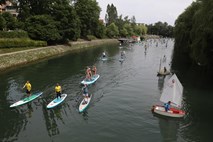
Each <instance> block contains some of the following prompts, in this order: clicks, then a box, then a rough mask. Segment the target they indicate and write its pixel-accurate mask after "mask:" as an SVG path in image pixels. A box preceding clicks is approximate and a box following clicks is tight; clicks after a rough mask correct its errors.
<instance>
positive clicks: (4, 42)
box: [0, 38, 47, 48]
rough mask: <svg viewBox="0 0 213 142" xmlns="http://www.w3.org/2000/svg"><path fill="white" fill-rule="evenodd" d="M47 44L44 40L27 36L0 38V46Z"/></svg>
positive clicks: (40, 45) (39, 45) (36, 45)
mask: <svg viewBox="0 0 213 142" xmlns="http://www.w3.org/2000/svg"><path fill="white" fill-rule="evenodd" d="M42 46H47V42H46V41H36V40H31V39H29V38H13V39H10V38H5V39H0V48H12V47H42Z"/></svg>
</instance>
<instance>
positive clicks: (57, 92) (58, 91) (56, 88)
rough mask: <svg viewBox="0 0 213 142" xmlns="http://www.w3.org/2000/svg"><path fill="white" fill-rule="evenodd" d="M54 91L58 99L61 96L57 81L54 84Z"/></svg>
mask: <svg viewBox="0 0 213 142" xmlns="http://www.w3.org/2000/svg"><path fill="white" fill-rule="evenodd" d="M55 93H56V98H57V99H58V97H60V98H61V86H60V85H59V84H58V83H57V84H56V86H55Z"/></svg>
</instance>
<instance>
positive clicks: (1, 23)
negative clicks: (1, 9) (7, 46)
mask: <svg viewBox="0 0 213 142" xmlns="http://www.w3.org/2000/svg"><path fill="white" fill-rule="evenodd" d="M5 26H6V21H5V19H4V17H3V16H2V15H1V14H0V30H3V29H4V28H5Z"/></svg>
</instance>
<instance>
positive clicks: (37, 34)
mask: <svg viewBox="0 0 213 142" xmlns="http://www.w3.org/2000/svg"><path fill="white" fill-rule="evenodd" d="M25 30H26V31H27V32H28V35H29V37H30V38H32V39H34V40H44V41H47V42H48V44H54V43H56V42H57V41H59V40H61V38H62V37H61V36H60V34H59V31H58V29H57V27H56V22H55V21H54V20H53V19H52V18H51V17H50V16H48V15H36V16H31V17H29V18H28V19H27V20H26V23H25Z"/></svg>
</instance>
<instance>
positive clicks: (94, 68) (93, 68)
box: [92, 65, 97, 75]
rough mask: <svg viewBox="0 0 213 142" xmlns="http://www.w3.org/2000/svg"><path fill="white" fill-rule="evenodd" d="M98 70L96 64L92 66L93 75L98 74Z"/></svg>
mask: <svg viewBox="0 0 213 142" xmlns="http://www.w3.org/2000/svg"><path fill="white" fill-rule="evenodd" d="M96 72H97V68H96V66H95V65H94V66H93V67H92V74H93V75H96Z"/></svg>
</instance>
